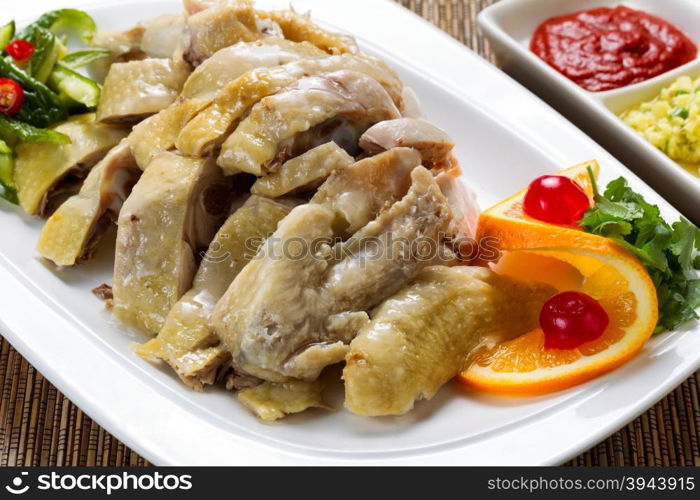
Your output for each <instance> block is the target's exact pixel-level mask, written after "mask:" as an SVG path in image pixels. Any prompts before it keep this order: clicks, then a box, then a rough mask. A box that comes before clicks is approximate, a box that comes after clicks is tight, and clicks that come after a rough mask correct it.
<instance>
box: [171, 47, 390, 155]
mask: <svg viewBox="0 0 700 500" xmlns="http://www.w3.org/2000/svg"><path fill="white" fill-rule="evenodd" d="M267 43H270V41H268V42H267ZM302 45H303V46H308V45H307V44H302ZM215 57H216V56H215ZM309 57H310V56H309ZM207 63H208V62H207ZM343 69H345V70H352V71H358V72H360V73H364V74H366V75H368V76H370V77H372V78H374V79H375V80H376V81H378V82H379V83H380V84H381V85H382V86H383V87H384V89H385V90H386V91H387V92H388V93H389V95H390V96H391V98H392V99H393V100H394V103H395V104H396V105H397V106H399V107H400V106H401V105H402V101H401V89H402V85H403V84H402V83H401V80H400V79H399V78H398V76H397V75H396V73H395V72H394V71H393V70H392V69H391V68H390V67H389V66H388V65H387V64H386V63H384V62H383V61H380V60H379V59H375V58H373V57H369V56H366V55H360V54H355V55H351V54H345V55H342V56H329V57H315V58H309V59H301V60H299V61H295V62H291V63H288V64H285V65H284V66H280V67H279V68H263V69H259V68H258V69H253V70H252V71H250V72H248V73H246V74H245V75H243V76H241V77H240V78H238V79H237V80H234V81H231V83H229V84H227V85H226V86H224V87H223V88H222V89H221V91H220V92H219V94H218V96H217V97H216V99H214V100H213V102H212V104H211V106H209V107H207V108H206V109H204V110H203V111H202V112H201V113H199V114H198V115H197V116H196V117H194V118H193V119H192V121H191V122H190V123H188V124H187V126H186V127H185V128H184V129H183V130H182V132H181V133H180V135H179V137H178V139H177V147H178V149H180V151H182V152H183V153H185V154H187V155H190V156H197V157H199V156H203V155H205V154H208V153H210V152H211V151H213V150H215V149H216V148H218V147H219V146H220V145H221V143H222V142H223V141H224V140H225V139H226V137H228V136H229V135H230V134H231V132H233V130H234V129H235V128H236V126H237V125H238V121H239V120H240V119H241V118H242V117H243V116H244V115H245V113H246V112H247V111H248V110H249V109H250V108H251V107H252V106H253V105H254V104H256V103H257V102H259V101H260V100H262V99H263V98H265V97H268V96H271V95H273V94H276V93H277V92H279V91H281V90H282V89H284V88H285V87H289V86H290V85H292V84H294V83H295V82H297V81H298V80H299V79H301V78H304V77H308V76H312V75H321V74H324V73H330V72H334V71H339V70H343Z"/></svg>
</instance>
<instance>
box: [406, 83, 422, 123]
mask: <svg viewBox="0 0 700 500" xmlns="http://www.w3.org/2000/svg"><path fill="white" fill-rule="evenodd" d="M401 97H402V100H403V106H402V107H401V114H402V115H403V116H404V118H414V119H416V120H418V119H420V118H423V111H422V110H421V105H420V101H419V100H418V96H417V95H416V93H415V91H414V90H413V89H412V88H411V87H404V88H403V91H402V93H401Z"/></svg>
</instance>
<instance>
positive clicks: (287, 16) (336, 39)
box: [258, 9, 359, 54]
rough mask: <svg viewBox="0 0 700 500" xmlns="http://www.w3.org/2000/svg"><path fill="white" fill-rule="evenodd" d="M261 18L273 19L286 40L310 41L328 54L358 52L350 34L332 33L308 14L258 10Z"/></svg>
mask: <svg viewBox="0 0 700 500" xmlns="http://www.w3.org/2000/svg"><path fill="white" fill-rule="evenodd" d="M258 15H259V16H260V17H261V18H262V19H268V20H270V21H274V22H275V23H276V24H277V25H278V26H279V27H280V28H281V30H282V33H283V34H284V37H285V38H286V39H287V40H293V41H295V42H310V43H313V44H314V45H316V46H317V47H318V48H320V49H322V50H324V51H325V52H328V53H329V54H344V53H346V52H359V49H358V48H357V43H356V42H355V39H354V38H353V37H351V36H347V35H341V34H338V33H332V32H330V31H327V30H325V29H323V28H321V27H320V26H319V25H317V24H316V23H314V22H313V21H311V18H310V16H309V15H301V14H298V13H297V12H295V11H294V10H291V9H290V10H278V11H272V12H262V11H261V12H258Z"/></svg>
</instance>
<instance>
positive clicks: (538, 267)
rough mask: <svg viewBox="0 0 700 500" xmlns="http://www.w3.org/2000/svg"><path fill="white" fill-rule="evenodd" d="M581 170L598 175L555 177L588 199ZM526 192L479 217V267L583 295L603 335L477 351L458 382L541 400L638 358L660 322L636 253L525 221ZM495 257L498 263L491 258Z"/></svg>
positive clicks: (537, 339)
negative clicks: (568, 343)
mask: <svg viewBox="0 0 700 500" xmlns="http://www.w3.org/2000/svg"><path fill="white" fill-rule="evenodd" d="M586 167H591V168H592V169H593V171H594V172H595V174H596V175H597V173H598V170H599V167H598V164H597V163H596V162H588V163H584V164H581V165H577V166H575V167H572V168H569V169H567V170H564V171H562V172H560V173H559V175H565V176H567V177H570V178H572V179H574V180H575V181H576V182H578V183H579V184H580V185H581V186H582V187H583V188H584V190H585V191H586V192H587V193H588V194H589V195H591V194H592V193H591V191H592V186H591V182H590V179H589V177H588V173H587V170H586ZM525 192H526V190H523V191H521V192H519V193H517V194H516V195H514V196H512V197H510V198H508V199H507V200H505V201H503V202H502V203H499V204H498V205H496V206H494V207H492V208H490V209H489V210H486V211H485V212H484V213H483V214H482V215H481V217H480V219H479V226H478V231H477V241H480V242H481V248H482V252H481V254H480V257H479V258H478V259H477V263H478V264H481V265H490V266H491V267H492V268H493V269H494V270H495V271H496V272H500V273H503V274H508V275H512V276H516V277H519V278H523V279H532V280H535V281H541V282H546V283H549V284H551V285H554V286H555V287H556V288H557V289H558V290H559V291H566V290H578V291H581V292H584V293H587V294H588V295H590V296H592V297H594V298H595V299H597V300H598V301H599V302H600V303H601V305H602V306H603V308H604V309H605V310H606V312H607V313H608V315H609V317H610V326H609V327H608V329H607V330H606V332H605V333H604V334H603V336H602V337H600V338H599V339H597V340H595V341H593V342H588V343H586V344H583V345H581V346H580V347H578V348H577V349H570V350H569V349H567V350H560V349H545V348H544V333H543V332H542V330H540V329H536V330H533V331H531V332H529V333H526V334H525V335H522V336H520V337H518V338H516V339H513V340H510V341H507V342H504V343H502V344H499V345H497V346H495V347H492V348H484V349H482V350H481V351H480V352H479V353H478V354H477V355H476V357H475V359H474V362H473V363H472V365H471V366H470V367H469V368H468V369H467V370H465V371H464V372H463V373H461V374H460V375H459V377H458V378H459V380H460V381H461V382H463V383H464V384H466V385H468V386H470V387H474V388H478V389H481V390H485V391H489V392H496V393H506V394H522V395H527V394H543V393H547V392H552V391H557V390H561V389H565V388H568V387H572V386H574V385H576V384H580V383H582V382H585V381H588V380H590V379H592V378H594V377H596V376H598V375H600V374H602V373H605V372H608V371H610V370H613V369H614V368H617V367H618V366H620V365H621V364H623V363H625V362H626V361H628V360H629V359H631V358H632V357H633V356H634V355H635V354H636V353H638V352H639V350H640V349H641V348H642V346H643V345H644V343H645V342H646V341H647V340H648V339H649V337H650V336H651V334H652V333H653V331H654V328H655V327H656V323H657V320H658V315H657V314H658V313H657V298H656V288H655V287H654V284H653V282H652V281H651V278H650V277H649V274H648V273H647V271H646V269H645V268H644V266H643V265H642V264H641V263H640V262H639V261H638V260H637V258H636V257H635V256H634V255H632V254H631V253H630V252H628V251H627V250H626V249H624V248H622V247H621V246H620V245H618V244H617V243H615V242H613V241H612V240H609V239H607V238H603V237H601V236H596V235H592V234H588V233H586V232H584V231H582V230H580V229H577V228H572V227H561V226H555V225H551V224H547V223H544V222H541V221H538V220H535V219H532V218H531V217H528V216H527V215H526V214H525V213H524V212H523V209H522V203H523V198H524V196H525ZM496 253H498V254H500V258H498V257H496V258H495V259H494V255H495V254H496ZM496 259H497V260H498V262H497V263H494V260H496Z"/></svg>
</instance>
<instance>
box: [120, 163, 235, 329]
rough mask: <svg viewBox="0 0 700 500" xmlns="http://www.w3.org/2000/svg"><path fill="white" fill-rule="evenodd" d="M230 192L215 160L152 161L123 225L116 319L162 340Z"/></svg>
mask: <svg viewBox="0 0 700 500" xmlns="http://www.w3.org/2000/svg"><path fill="white" fill-rule="evenodd" d="M232 196H233V191H232V189H231V179H230V178H225V177H224V176H223V173H222V172H221V169H220V168H218V167H217V166H216V165H215V164H214V162H213V161H212V160H197V159H190V158H185V157H182V156H179V155H177V154H174V153H162V154H160V155H158V156H157V157H156V158H154V160H153V162H152V163H151V165H149V167H148V169H146V171H145V172H144V174H143V176H142V177H141V179H140V180H139V182H138V183H137V184H136V186H134V189H133V191H132V192H131V195H130V196H129V198H128V199H127V200H126V202H125V203H124V206H123V207H122V210H121V212H120V213H119V219H118V226H119V229H118V232H117V247H116V258H115V263H114V285H113V291H114V314H115V315H116V317H117V318H118V319H120V320H121V321H123V322H124V323H126V324H127V325H129V326H132V327H135V328H137V329H139V330H142V331H144V332H148V333H151V334H154V335H155V334H157V333H158V332H159V331H160V330H161V328H162V327H163V324H164V322H165V319H166V317H167V315H168V312H170V309H171V308H172V306H173V305H175V303H176V302H177V301H178V300H179V299H180V297H181V296H182V295H183V294H184V293H185V292H186V291H187V290H189V289H190V287H191V285H192V279H193V277H194V274H195V271H196V269H197V256H198V252H199V251H200V250H202V249H205V248H207V247H208V245H209V243H210V242H211V239H212V238H213V236H214V234H215V233H216V231H217V229H218V228H219V227H220V226H221V224H222V223H223V222H224V219H225V218H226V214H227V212H228V209H229V205H230V203H231V198H232Z"/></svg>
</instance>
